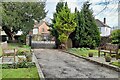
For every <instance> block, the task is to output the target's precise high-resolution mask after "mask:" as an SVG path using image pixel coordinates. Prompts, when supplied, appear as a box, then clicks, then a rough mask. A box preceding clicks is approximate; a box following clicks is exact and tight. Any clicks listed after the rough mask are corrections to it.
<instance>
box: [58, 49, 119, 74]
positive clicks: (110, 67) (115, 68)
mask: <svg viewBox="0 0 120 80" xmlns="http://www.w3.org/2000/svg"><path fill="white" fill-rule="evenodd" d="M59 51H62V52H65V53H68V54H70V55H74V56H76V57H79V58H82V59H85V60H87V61H90V62H92V63H95V64H98V65H100V66H103V67H107V68H109V69H113V70H115V71H117V72H120V68H119V67H116V66H113V65H107V64H104V63H100V62H98V61H95V60H91V59H89V58H86V57H83V56H78V55H76V54H73V53H70V52H68V51H65V50H59Z"/></svg>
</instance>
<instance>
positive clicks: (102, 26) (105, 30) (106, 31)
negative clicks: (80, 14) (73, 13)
mask: <svg viewBox="0 0 120 80" xmlns="http://www.w3.org/2000/svg"><path fill="white" fill-rule="evenodd" d="M96 23H97V26H98V28H99V31H100V36H101V37H106V36H110V33H111V27H110V26H108V25H107V24H106V18H104V21H103V22H102V21H100V20H99V19H96Z"/></svg>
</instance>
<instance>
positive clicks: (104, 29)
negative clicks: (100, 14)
mask: <svg viewBox="0 0 120 80" xmlns="http://www.w3.org/2000/svg"><path fill="white" fill-rule="evenodd" d="M110 32H111V28H109V27H101V34H100V36H109V35H110Z"/></svg>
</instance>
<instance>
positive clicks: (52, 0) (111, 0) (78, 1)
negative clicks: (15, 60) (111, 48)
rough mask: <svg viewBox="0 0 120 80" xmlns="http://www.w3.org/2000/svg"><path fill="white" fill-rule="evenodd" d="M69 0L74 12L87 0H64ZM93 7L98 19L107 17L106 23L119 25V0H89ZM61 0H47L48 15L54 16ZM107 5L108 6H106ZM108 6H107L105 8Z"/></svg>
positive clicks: (69, 5) (111, 25)
mask: <svg viewBox="0 0 120 80" xmlns="http://www.w3.org/2000/svg"><path fill="white" fill-rule="evenodd" d="M64 1H67V2H68V7H69V8H70V9H71V11H72V12H74V9H75V7H77V8H78V9H79V10H80V9H81V6H82V5H83V3H84V2H85V1H87V0H73V1H72V0H64ZM89 1H90V3H92V5H91V7H90V8H91V9H92V10H93V12H94V13H93V14H94V16H95V18H96V19H99V20H101V21H103V18H104V17H105V18H106V23H107V25H109V26H110V27H113V26H118V11H117V8H118V0H89ZM58 2H59V0H47V1H46V10H48V14H47V17H48V18H53V13H54V12H55V9H56V4H57V3H58ZM106 5H107V6H106ZM105 7H106V8H105ZM103 9H104V10H103Z"/></svg>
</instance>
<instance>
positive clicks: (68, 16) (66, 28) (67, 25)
mask: <svg viewBox="0 0 120 80" xmlns="http://www.w3.org/2000/svg"><path fill="white" fill-rule="evenodd" d="M53 27H54V28H55V29H56V30H57V32H58V35H59V36H58V39H59V40H60V43H61V45H64V46H65V49H67V40H68V37H69V35H70V33H72V32H73V31H74V30H75V27H76V23H75V15H74V14H73V13H71V12H70V9H69V8H68V5H67V2H66V3H65V4H64V6H63V7H62V8H61V9H60V11H59V12H58V13H56V18H55V23H54V24H53Z"/></svg>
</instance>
